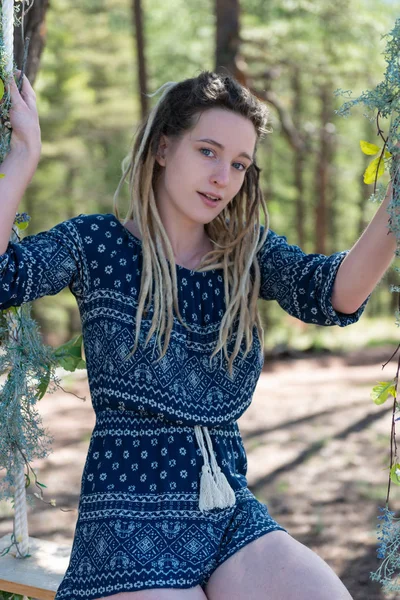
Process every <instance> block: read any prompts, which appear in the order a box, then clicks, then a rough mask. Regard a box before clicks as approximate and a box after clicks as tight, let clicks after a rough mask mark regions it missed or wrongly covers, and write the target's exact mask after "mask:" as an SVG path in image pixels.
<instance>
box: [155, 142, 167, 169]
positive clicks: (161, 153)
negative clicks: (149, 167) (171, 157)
mask: <svg viewBox="0 0 400 600" xmlns="http://www.w3.org/2000/svg"><path fill="white" fill-rule="evenodd" d="M168 146H169V140H168V138H167V136H166V135H162V136H161V138H160V143H159V145H158V150H157V155H156V161H157V162H158V164H159V165H160V166H161V167H165V162H166V160H165V158H166V154H167V149H168Z"/></svg>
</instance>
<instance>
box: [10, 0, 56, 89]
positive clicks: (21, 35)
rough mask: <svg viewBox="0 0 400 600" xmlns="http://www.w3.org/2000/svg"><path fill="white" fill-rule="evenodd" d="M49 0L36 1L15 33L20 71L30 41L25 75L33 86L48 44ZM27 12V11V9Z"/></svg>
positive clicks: (15, 51)
mask: <svg viewBox="0 0 400 600" xmlns="http://www.w3.org/2000/svg"><path fill="white" fill-rule="evenodd" d="M48 8H49V0H35V2H34V3H33V4H32V6H31V8H30V9H29V10H27V11H26V14H25V15H24V17H23V22H22V25H21V26H17V27H15V31H14V57H15V63H16V65H17V67H18V69H21V67H22V63H23V58H24V41H25V39H26V38H29V39H30V43H29V52H28V60H27V63H26V68H25V74H26V76H27V77H28V79H29V81H30V82H31V84H32V85H33V83H34V81H35V79H36V75H37V73H38V71H39V64H40V57H41V55H42V52H43V48H44V46H45V43H46V21H45V19H46V12H47V9H48ZM25 10H26V9H25Z"/></svg>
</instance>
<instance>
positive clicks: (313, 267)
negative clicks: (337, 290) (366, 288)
mask: <svg viewBox="0 0 400 600" xmlns="http://www.w3.org/2000/svg"><path fill="white" fill-rule="evenodd" d="M347 254H348V251H344V252H337V253H335V254H332V255H330V256H325V255H324V254H306V253H304V252H303V251H302V250H301V249H300V248H299V247H298V246H294V245H290V244H288V243H287V240H286V237H285V236H280V235H277V234H276V233H275V232H274V231H272V230H269V231H268V237H267V239H266V240H265V242H264V244H263V246H262V247H261V249H260V250H259V252H258V255H257V256H258V262H259V265H260V271H261V286H260V297H261V298H263V299H264V300H276V301H277V302H278V303H279V305H280V306H281V307H282V308H283V309H284V310H285V311H286V312H287V313H289V314H290V315H292V316H294V317H296V318H298V319H300V320H301V321H304V322H305V323H315V324H317V325H339V326H340V327H345V326H346V325H351V324H352V323H355V322H356V321H358V319H359V318H360V316H361V314H362V313H363V311H364V309H365V306H366V304H367V302H368V299H369V296H368V298H367V299H366V300H365V301H364V302H363V304H362V305H361V306H360V307H359V309H358V310H357V311H356V312H354V313H352V314H344V313H340V312H338V311H336V310H335V309H334V308H333V306H332V301H331V298H332V291H333V284H334V282H335V277H336V273H337V271H338V269H339V267H340V264H341V263H342V261H343V259H344V258H345V256H346V255H347Z"/></svg>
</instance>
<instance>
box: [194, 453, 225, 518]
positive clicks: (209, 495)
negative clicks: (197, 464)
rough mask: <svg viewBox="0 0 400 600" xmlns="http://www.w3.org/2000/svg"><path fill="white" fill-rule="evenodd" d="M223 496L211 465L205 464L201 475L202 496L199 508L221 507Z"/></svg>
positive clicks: (202, 509) (202, 510)
mask: <svg viewBox="0 0 400 600" xmlns="http://www.w3.org/2000/svg"><path fill="white" fill-rule="evenodd" d="M222 503H223V498H222V494H221V492H220V490H219V489H218V486H217V484H216V482H215V479H214V477H213V476H212V473H211V469H210V465H209V464H207V465H206V464H204V465H203V467H202V469H201V477H200V498H199V508H200V510H201V512H204V511H206V510H211V509H213V508H217V507H220V505H221V504H222Z"/></svg>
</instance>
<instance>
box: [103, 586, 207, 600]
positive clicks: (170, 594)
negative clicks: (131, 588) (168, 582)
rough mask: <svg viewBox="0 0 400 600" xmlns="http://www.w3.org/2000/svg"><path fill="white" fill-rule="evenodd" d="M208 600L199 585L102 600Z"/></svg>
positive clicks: (109, 597) (110, 597)
mask: <svg viewBox="0 0 400 600" xmlns="http://www.w3.org/2000/svg"><path fill="white" fill-rule="evenodd" d="M175 599H176V600H207V596H206V595H205V594H204V592H203V590H202V589H201V587H200V586H199V585H196V587H193V588H187V589H178V588H168V589H165V588H163V589H152V590H141V591H140V592H121V593H120V594H113V595H112V596H107V597H105V598H100V600H175Z"/></svg>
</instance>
